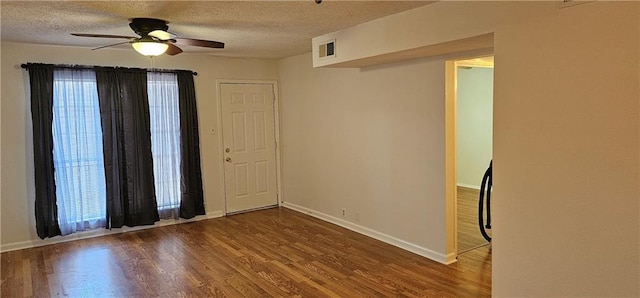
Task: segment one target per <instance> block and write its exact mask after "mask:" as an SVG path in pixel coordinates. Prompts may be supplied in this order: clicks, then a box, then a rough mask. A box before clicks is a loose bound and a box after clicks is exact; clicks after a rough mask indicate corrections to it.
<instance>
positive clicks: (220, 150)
mask: <svg viewBox="0 0 640 298" xmlns="http://www.w3.org/2000/svg"><path fill="white" fill-rule="evenodd" d="M222 84H257V85H271V86H272V87H273V97H274V101H273V122H274V123H273V124H274V130H275V142H276V197H277V204H278V207H280V206H281V205H282V202H283V199H282V179H281V173H282V169H281V157H280V113H279V112H280V96H279V94H278V81H275V80H234V79H218V80H216V101H217V109H218V113H217V116H218V119H217V124H218V133H217V135H218V170H219V171H220V185H221V187H220V190H221V192H220V195H221V197H222V201H223V205H224V207H223V214H224V216H226V215H227V214H228V212H227V195H226V193H227V192H226V183H225V179H226V177H225V171H224V162H223V161H224V149H223V148H224V140H223V136H222V132H223V130H222V100H221V90H220V87H221V85H222Z"/></svg>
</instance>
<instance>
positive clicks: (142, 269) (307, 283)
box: [0, 208, 491, 297]
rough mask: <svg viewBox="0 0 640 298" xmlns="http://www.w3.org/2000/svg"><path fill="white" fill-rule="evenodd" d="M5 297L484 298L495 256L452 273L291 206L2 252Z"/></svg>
mask: <svg viewBox="0 0 640 298" xmlns="http://www.w3.org/2000/svg"><path fill="white" fill-rule="evenodd" d="M1 266H2V267H1V278H2V287H1V288H0V293H1V296H2V297H25V296H33V297H49V296H69V297H96V296H97V297H107V296H111V297H184V296H198V297H202V296H214V297H225V296H226V297H269V296H284V297H292V296H298V297H364V296H366V297H370V296H378V297H398V296H406V297H431V296H438V297H483V296H490V295H491V252H490V251H489V250H488V249H487V248H486V247H485V248H481V249H477V250H474V251H471V252H469V253H465V254H464V255H461V256H460V257H459V261H458V262H457V263H455V264H452V265H449V266H445V265H442V264H439V263H437V262H434V261H431V260H428V259H426V258H423V257H420V256H417V255H415V254H413V253H410V252H407V251H405V250H402V249H399V248H396V247H394V246H391V245H388V244H385V243H383V242H380V241H377V240H374V239H371V238H368V237H366V236H363V235H360V234H358V233H355V232H352V231H349V230H346V229H343V228H341V227H338V226H336V225H333V224H330V223H327V222H323V221H321V220H318V219H315V218H313V217H310V216H308V215H305V214H302V213H298V212H295V211H292V210H288V209H284V208H282V209H279V208H275V209H268V210H262V211H255V212H251V213H246V214H238V215H234V216H229V217H223V218H218V219H210V220H203V221H198V222H193V223H186V224H179V225H172V226H164V227H159V228H154V229H148V230H141V231H136V232H128V233H122V234H115V235H109V236H103V237H98V238H92V239H85V240H79V241H72V242H67V243H60V244H54V245H49V246H43V247H38V248H31V249H25V250H19V251H13V252H6V253H2V255H1Z"/></svg>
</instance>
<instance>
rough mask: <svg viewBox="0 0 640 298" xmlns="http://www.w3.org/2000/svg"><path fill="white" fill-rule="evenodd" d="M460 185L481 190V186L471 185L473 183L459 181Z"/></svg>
mask: <svg viewBox="0 0 640 298" xmlns="http://www.w3.org/2000/svg"><path fill="white" fill-rule="evenodd" d="M458 186H462V187H466V188H471V189H475V190H480V186H479V185H471V184H464V183H458Z"/></svg>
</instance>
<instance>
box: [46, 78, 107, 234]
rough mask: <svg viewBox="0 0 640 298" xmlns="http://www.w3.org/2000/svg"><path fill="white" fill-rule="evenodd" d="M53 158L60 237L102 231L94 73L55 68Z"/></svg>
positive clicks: (103, 197)
mask: <svg viewBox="0 0 640 298" xmlns="http://www.w3.org/2000/svg"><path fill="white" fill-rule="evenodd" d="M52 130H53V159H54V168H55V171H54V174H55V175H54V176H55V182H56V196H57V202H56V203H57V205H58V224H59V225H60V230H61V232H62V235H67V234H71V233H73V232H75V231H76V230H77V231H83V230H85V229H91V228H97V227H104V226H105V218H106V203H105V200H106V186H105V177H104V159H103V155H102V129H101V125H100V111H99V103H98V91H97V86H96V77H95V73H94V72H93V71H90V70H71V69H66V70H56V71H55V72H54V83H53V127H52Z"/></svg>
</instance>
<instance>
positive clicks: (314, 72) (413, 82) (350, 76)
mask: <svg viewBox="0 0 640 298" xmlns="http://www.w3.org/2000/svg"><path fill="white" fill-rule="evenodd" d="M443 71H444V60H443V59H422V60H418V61H414V62H411V63H397V64H389V65H384V66H380V67H372V68H366V69H313V68H312V59H311V55H310V54H305V55H300V56H295V57H291V58H287V59H283V60H281V61H280V81H281V84H280V90H281V92H280V93H281V102H280V112H281V114H280V115H281V116H280V118H281V124H282V125H281V143H282V156H283V157H282V168H283V171H282V173H283V182H284V185H283V188H284V201H285V202H286V204H291V203H293V204H295V205H298V206H303V207H305V208H308V209H310V210H313V211H314V212H320V213H323V214H325V215H328V216H332V217H334V218H338V219H341V220H345V221H347V222H349V223H351V224H353V225H351V224H346V225H347V226H353V227H355V228H356V229H357V230H363V228H364V229H370V230H373V231H375V232H378V233H382V234H385V235H389V236H392V237H394V238H397V239H399V240H401V241H405V242H408V243H410V244H412V245H415V246H417V247H419V249H420V248H421V249H425V251H430V252H435V255H436V256H435V258H436V259H439V260H441V261H444V259H445V255H446V252H445V232H444V231H445V224H444V223H445V220H444V212H445V205H444V203H445V202H444V200H442V197H443V196H444V101H443V100H442V98H444V87H445V86H444V72H443ZM286 204H285V205H286ZM342 208H346V210H347V211H346V217H344V218H343V217H342ZM432 257H433V256H432Z"/></svg>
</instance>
